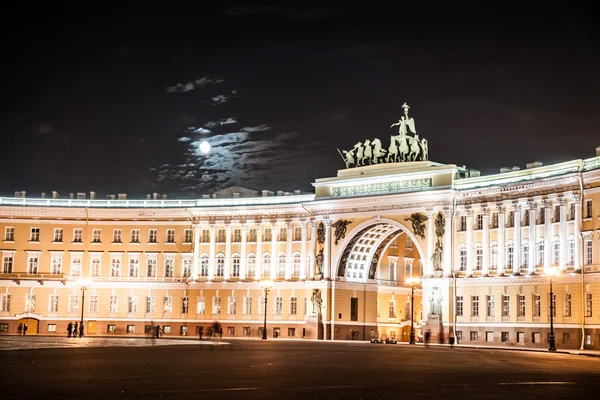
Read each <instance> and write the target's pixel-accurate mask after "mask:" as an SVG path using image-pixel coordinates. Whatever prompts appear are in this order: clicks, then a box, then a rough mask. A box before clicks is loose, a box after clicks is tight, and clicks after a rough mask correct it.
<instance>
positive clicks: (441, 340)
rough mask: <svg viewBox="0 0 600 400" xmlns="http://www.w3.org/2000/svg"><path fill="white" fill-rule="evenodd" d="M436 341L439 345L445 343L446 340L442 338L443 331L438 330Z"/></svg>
mask: <svg viewBox="0 0 600 400" xmlns="http://www.w3.org/2000/svg"><path fill="white" fill-rule="evenodd" d="M438 341H439V343H440V344H444V343H446V340H445V338H444V330H443V329H442V330H440V335H439V336H438Z"/></svg>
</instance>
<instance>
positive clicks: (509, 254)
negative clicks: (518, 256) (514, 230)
mask: <svg viewBox="0 0 600 400" xmlns="http://www.w3.org/2000/svg"><path fill="white" fill-rule="evenodd" d="M514 263H515V245H514V243H513V241H512V240H509V241H508V243H507V244H506V265H507V266H508V268H511V269H512V267H513V264H514Z"/></svg>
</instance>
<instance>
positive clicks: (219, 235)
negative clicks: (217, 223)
mask: <svg viewBox="0 0 600 400" xmlns="http://www.w3.org/2000/svg"><path fill="white" fill-rule="evenodd" d="M217 242H219V243H225V229H218V230H217Z"/></svg>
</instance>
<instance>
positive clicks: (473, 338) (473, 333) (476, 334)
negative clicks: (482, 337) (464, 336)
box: [470, 331, 479, 342]
mask: <svg viewBox="0 0 600 400" xmlns="http://www.w3.org/2000/svg"><path fill="white" fill-rule="evenodd" d="M470 339H471V342H476V341H478V340H479V332H477V331H471V332H470Z"/></svg>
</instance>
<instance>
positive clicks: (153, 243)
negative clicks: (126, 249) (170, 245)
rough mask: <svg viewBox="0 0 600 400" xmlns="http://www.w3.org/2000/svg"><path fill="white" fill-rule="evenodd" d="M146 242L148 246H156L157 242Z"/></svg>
mask: <svg viewBox="0 0 600 400" xmlns="http://www.w3.org/2000/svg"><path fill="white" fill-rule="evenodd" d="M146 244H147V245H149V246H156V245H157V244H158V242H148V243H146Z"/></svg>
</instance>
